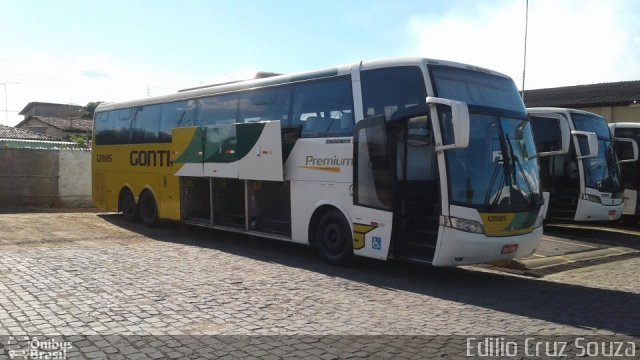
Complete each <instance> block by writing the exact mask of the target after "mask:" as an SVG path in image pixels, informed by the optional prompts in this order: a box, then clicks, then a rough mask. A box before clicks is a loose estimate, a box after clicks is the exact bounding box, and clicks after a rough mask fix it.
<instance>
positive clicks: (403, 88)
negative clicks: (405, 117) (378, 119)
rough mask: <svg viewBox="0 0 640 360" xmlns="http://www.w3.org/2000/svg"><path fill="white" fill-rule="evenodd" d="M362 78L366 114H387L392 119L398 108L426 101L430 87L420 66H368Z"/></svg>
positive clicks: (369, 115)
mask: <svg viewBox="0 0 640 360" xmlns="http://www.w3.org/2000/svg"><path fill="white" fill-rule="evenodd" d="M360 80H361V84H362V101H363V106H364V116H365V117H371V116H375V115H384V116H385V118H386V119H387V120H389V119H390V118H391V116H392V115H393V113H394V112H396V111H397V110H400V109H404V108H406V107H409V106H413V105H418V104H424V103H425V102H426V97H427V90H426V88H425V86H424V77H423V76H422V71H421V70H420V68H419V67H416V66H403V67H394V68H385V69H376V70H367V71H363V72H362V74H361V76H360Z"/></svg>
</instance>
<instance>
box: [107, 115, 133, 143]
mask: <svg viewBox="0 0 640 360" xmlns="http://www.w3.org/2000/svg"><path fill="white" fill-rule="evenodd" d="M109 116H110V117H112V116H113V117H114V119H113V124H114V128H115V136H114V142H113V144H126V143H128V142H129V139H130V138H131V131H130V130H131V121H132V120H133V109H120V110H115V111H111V112H110V115H109Z"/></svg>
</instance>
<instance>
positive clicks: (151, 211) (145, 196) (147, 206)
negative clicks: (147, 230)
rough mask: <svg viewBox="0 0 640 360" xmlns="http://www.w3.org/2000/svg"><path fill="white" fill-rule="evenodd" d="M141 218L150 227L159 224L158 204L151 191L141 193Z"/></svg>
mask: <svg viewBox="0 0 640 360" xmlns="http://www.w3.org/2000/svg"><path fill="white" fill-rule="evenodd" d="M139 207H140V218H141V219H142V222H143V223H144V224H145V225H147V226H148V227H154V226H157V225H158V205H157V203H156V199H155V198H154V197H153V194H152V193H151V191H148V190H147V191H144V192H142V195H140V204H139Z"/></svg>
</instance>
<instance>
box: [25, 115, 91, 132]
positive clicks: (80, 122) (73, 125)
mask: <svg viewBox="0 0 640 360" xmlns="http://www.w3.org/2000/svg"><path fill="white" fill-rule="evenodd" d="M29 119H37V120H40V121H41V122H43V123H45V124H47V125H49V126H53V127H54V128H56V129H60V130H62V131H82V132H88V131H91V129H92V128H93V120H91V119H80V118H74V119H63V118H56V117H49V116H30V117H28V118H26V119H24V120H23V121H21V122H20V123H19V124H18V125H16V126H21V125H22V124H23V123H24V122H25V121H27V120H29Z"/></svg>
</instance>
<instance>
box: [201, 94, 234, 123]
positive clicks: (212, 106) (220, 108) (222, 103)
mask: <svg viewBox="0 0 640 360" xmlns="http://www.w3.org/2000/svg"><path fill="white" fill-rule="evenodd" d="M239 98H240V95H239V94H226V95H218V96H212V97H208V98H204V99H198V105H197V107H198V111H197V116H196V124H197V125H199V126H203V125H213V124H235V123H236V122H237V119H238V103H239Z"/></svg>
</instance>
